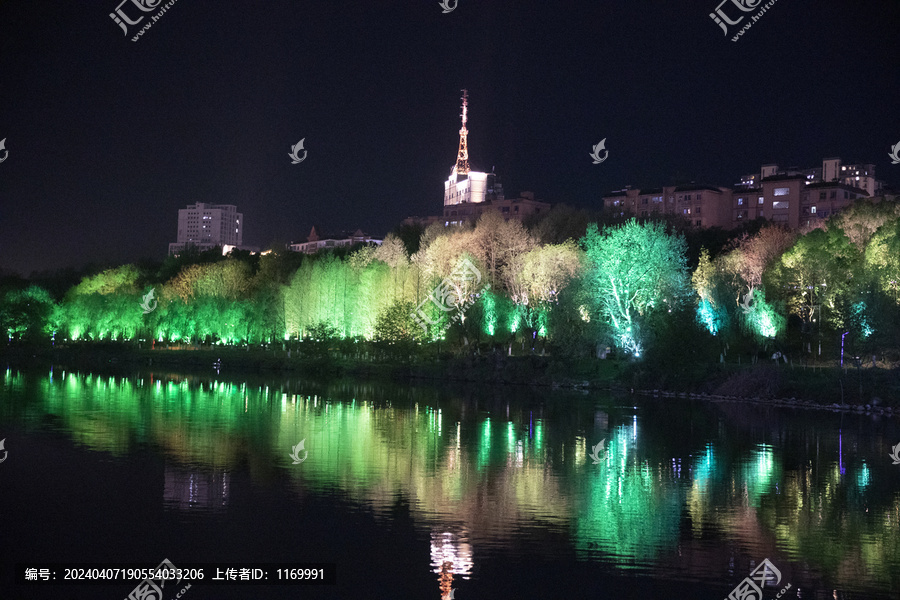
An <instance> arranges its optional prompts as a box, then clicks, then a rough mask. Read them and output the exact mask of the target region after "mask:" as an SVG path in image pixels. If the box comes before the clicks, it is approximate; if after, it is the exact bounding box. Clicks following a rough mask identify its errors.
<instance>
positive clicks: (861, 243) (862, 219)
mask: <svg viewBox="0 0 900 600" xmlns="http://www.w3.org/2000/svg"><path fill="white" fill-rule="evenodd" d="M898 218H900V204H897V203H896V202H880V203H878V204H876V203H874V202H872V201H871V200H869V199H867V198H864V199H859V200H857V201H856V202H854V203H853V204H851V205H850V206H848V207H847V208H845V209H844V210H842V211H840V212H838V213H835V215H834V216H833V217H831V219H829V220H828V228H829V230H830V229H833V228H835V227H836V228H839V229H840V230H841V231H843V232H844V235H846V236H847V238H848V239H849V240H850V242H851V243H852V244H853V245H854V246H856V248H857V249H858V250H859V251H860V252H862V251H864V250H865V248H866V244H868V243H869V240H870V239H871V238H872V236H873V235H874V234H875V232H876V231H878V228H879V227H881V226H882V225H884V224H886V223H888V222H891V221H896V220H897V219H898Z"/></svg>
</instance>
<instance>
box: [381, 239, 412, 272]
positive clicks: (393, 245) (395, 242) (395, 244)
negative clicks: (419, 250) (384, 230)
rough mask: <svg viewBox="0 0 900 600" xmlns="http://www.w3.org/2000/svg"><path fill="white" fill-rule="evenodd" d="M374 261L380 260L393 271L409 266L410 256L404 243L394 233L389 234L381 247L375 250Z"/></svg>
mask: <svg viewBox="0 0 900 600" xmlns="http://www.w3.org/2000/svg"><path fill="white" fill-rule="evenodd" d="M374 259H375V260H380V261H381V262H383V263H385V264H386V265H387V266H389V267H390V268H392V269H396V268H397V267H400V266H402V265H406V264H409V255H408V254H407V253H406V247H405V246H404V245H403V241H402V240H401V239H400V238H399V237H397V236H396V235H394V234H393V233H389V234H387V236H385V238H384V241H383V242H382V243H381V245H380V246H378V247H377V248H375V250H374Z"/></svg>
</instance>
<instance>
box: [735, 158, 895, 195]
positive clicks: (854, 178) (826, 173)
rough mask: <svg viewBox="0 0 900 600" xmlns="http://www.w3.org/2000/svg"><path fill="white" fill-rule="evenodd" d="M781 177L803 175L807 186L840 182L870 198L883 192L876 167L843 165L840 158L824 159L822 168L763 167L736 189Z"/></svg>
mask: <svg viewBox="0 0 900 600" xmlns="http://www.w3.org/2000/svg"><path fill="white" fill-rule="evenodd" d="M779 175H782V176H789V177H795V176H798V175H802V176H803V179H804V181H805V182H806V184H807V185H812V184H814V183H832V182H839V183H843V184H845V185H849V186H852V187H855V188H860V189H862V190H865V192H866V194H867V195H868V196H877V195H878V193H879V192H880V191H881V190H882V182H880V181H878V180H877V179H875V165H870V164H858V165H844V164H841V159H840V158H826V159H824V160H823V161H822V168H810V169H799V168H797V167H789V168H786V169H782V168H779V166H778V165H762V167H761V168H760V173H759V175H744V176H743V177H741V182H740V183H739V184H738V185H737V186H736V187H739V188H747V189H749V188H756V187H759V184H760V182H762V180H763V179H766V178H767V177H775V176H779Z"/></svg>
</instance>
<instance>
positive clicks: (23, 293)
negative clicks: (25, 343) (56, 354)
mask: <svg viewBox="0 0 900 600" xmlns="http://www.w3.org/2000/svg"><path fill="white" fill-rule="evenodd" d="M56 310H57V309H56V302H55V301H54V300H53V298H52V297H51V296H50V293H49V292H47V290H45V289H43V288H40V287H38V286H36V285H32V286H30V287H28V288H27V289H24V290H9V291H7V292H6V293H5V294H4V295H3V296H2V301H0V331H2V332H3V333H5V334H6V335H7V336H8V337H9V338H11V339H22V340H30V341H37V340H39V339H42V338H46V337H47V334H49V333H52V332H53V331H55V329H56V327H57V324H56V323H55V322H54V321H55V320H56V318H55V317H56V314H57V312H56Z"/></svg>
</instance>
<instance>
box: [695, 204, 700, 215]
mask: <svg viewBox="0 0 900 600" xmlns="http://www.w3.org/2000/svg"><path fill="white" fill-rule="evenodd" d="M694 214H695V215H699V214H700V207H699V206H695V207H694Z"/></svg>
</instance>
